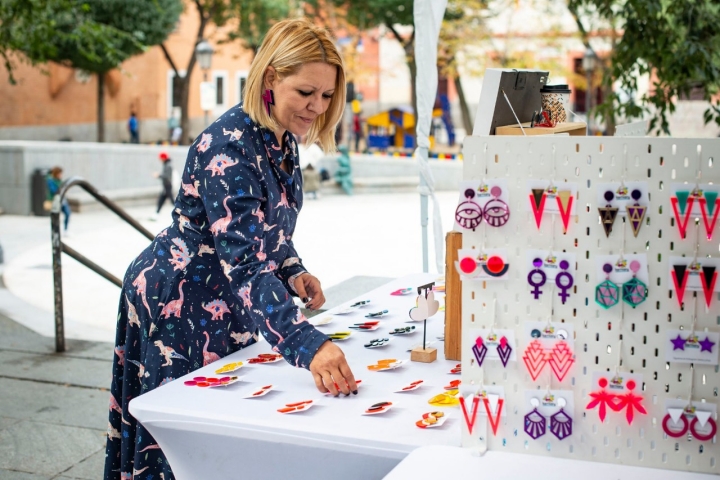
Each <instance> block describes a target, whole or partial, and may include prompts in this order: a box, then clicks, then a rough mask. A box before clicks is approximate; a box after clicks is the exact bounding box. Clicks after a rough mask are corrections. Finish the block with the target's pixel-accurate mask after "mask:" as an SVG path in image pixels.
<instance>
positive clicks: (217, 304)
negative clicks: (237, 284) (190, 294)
mask: <svg viewBox="0 0 720 480" xmlns="http://www.w3.org/2000/svg"><path fill="white" fill-rule="evenodd" d="M202 308H203V309H204V310H207V311H208V312H210V313H212V318H210V320H222V319H223V315H225V314H226V313H230V309H229V308H228V306H227V303H225V302H224V301H223V300H220V299H219V298H218V299H215V300H213V301H212V302H210V303H208V304H204V303H203V304H202Z"/></svg>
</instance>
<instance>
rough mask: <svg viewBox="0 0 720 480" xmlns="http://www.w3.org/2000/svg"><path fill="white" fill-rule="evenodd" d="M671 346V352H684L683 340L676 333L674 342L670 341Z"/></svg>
mask: <svg viewBox="0 0 720 480" xmlns="http://www.w3.org/2000/svg"><path fill="white" fill-rule="evenodd" d="M670 341H671V342H672V344H673V352H674V351H675V350H685V340H684V339H683V338H682V337H681V336H680V334H679V333H678V336H677V337H675V339H674V340H670Z"/></svg>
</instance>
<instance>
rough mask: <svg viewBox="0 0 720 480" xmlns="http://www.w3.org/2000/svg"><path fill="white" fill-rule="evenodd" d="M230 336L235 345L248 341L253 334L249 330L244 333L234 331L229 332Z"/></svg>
mask: <svg viewBox="0 0 720 480" xmlns="http://www.w3.org/2000/svg"><path fill="white" fill-rule="evenodd" d="M230 336H231V337H232V338H233V340H235V345H239V344H241V343H242V344H243V345H245V344H246V343H247V342H249V341H250V339H251V338H253V337H254V335H253V334H252V333H250V332H245V333H236V332H230Z"/></svg>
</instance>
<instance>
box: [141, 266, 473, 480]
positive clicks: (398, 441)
mask: <svg viewBox="0 0 720 480" xmlns="http://www.w3.org/2000/svg"><path fill="white" fill-rule="evenodd" d="M437 278H438V276H437V275H435V274H416V275H410V276H407V277H403V278H401V279H397V280H395V281H393V282H391V283H389V284H387V285H385V286H383V287H380V288H378V289H375V290H373V291H371V292H369V293H367V294H366V295H363V296H361V297H358V298H357V299H355V300H370V303H369V304H367V305H365V306H362V307H360V308H358V309H356V311H354V312H352V313H349V314H345V315H333V313H334V312H337V311H339V310H341V309H342V308H343V307H347V305H348V304H350V303H353V302H348V304H345V305H343V306H341V307H338V308H336V309H333V310H330V311H328V312H326V313H323V314H320V315H318V316H317V317H315V318H313V319H311V320H313V322H316V321H318V320H320V319H323V318H325V317H328V316H330V315H332V317H333V320H332V322H330V323H328V324H326V325H323V326H319V327H318V328H319V329H320V330H321V331H323V332H325V333H328V334H330V333H333V332H339V331H349V330H350V329H349V328H348V327H349V326H351V325H353V324H356V323H363V322H365V321H368V320H371V319H368V318H365V315H367V314H369V313H373V312H378V311H381V310H388V313H387V314H386V315H384V316H382V317H380V318H377V319H372V320H379V321H380V328H379V329H378V330H374V331H355V330H352V335H351V336H350V337H349V338H347V339H346V340H343V341H340V342H338V345H339V346H340V347H341V348H342V349H343V351H344V352H345V355H346V357H347V358H348V363H349V364H350V367H351V368H352V370H353V373H354V375H355V378H356V379H360V380H362V383H361V384H360V386H359V394H358V395H350V396H349V397H345V396H344V395H340V396H339V397H337V398H333V397H332V396H329V395H322V394H321V393H320V392H318V391H317V389H316V387H315V384H314V381H313V379H312V376H311V375H310V373H309V372H308V371H306V370H304V369H298V368H294V367H292V366H290V365H288V364H287V363H286V362H285V361H280V362H277V363H268V364H248V362H247V360H248V359H250V358H252V357H255V356H257V355H259V354H263V353H272V352H271V350H270V347H269V345H268V344H267V343H266V342H260V343H257V344H255V345H252V346H250V347H248V348H245V349H243V350H241V351H239V352H236V353H234V354H232V355H229V356H227V357H225V358H223V359H221V360H219V361H217V362H215V363H213V364H211V365H207V366H206V367H203V368H201V369H199V370H197V371H195V372H192V373H191V374H189V375H187V376H185V377H181V378H179V379H176V380H175V381H173V382H170V383H168V384H166V385H164V386H162V387H160V388H157V389H155V390H153V391H151V392H149V393H146V394H144V395H142V396H140V397H137V398H135V399H133V400H132V401H131V402H130V412H131V414H132V415H133V416H134V417H135V418H136V419H137V420H138V421H139V422H141V423H142V424H143V425H144V426H145V428H147V429H148V431H149V432H150V433H151V434H152V435H153V437H154V438H155V440H156V441H157V442H158V444H159V445H160V447H161V448H162V450H163V452H164V453H165V455H166V456H167V459H168V461H169V463H170V465H171V466H172V469H173V472H174V474H175V477H176V478H177V479H178V480H190V479H200V478H212V479H213V480H221V479H230V478H233V479H234V478H238V477H239V476H242V477H243V478H254V479H262V478H284V477H287V476H288V475H291V476H292V478H298V479H302V478H307V479H323V478H333V479H335V478H342V479H343V480H351V479H372V478H382V477H383V476H384V475H386V474H387V473H388V472H390V471H391V470H392V469H393V467H395V466H396V465H397V464H398V463H399V462H400V461H401V460H402V459H403V458H405V457H406V456H407V455H408V454H409V453H410V452H412V451H413V450H415V449H416V448H418V447H422V446H428V445H459V444H460V425H461V423H462V421H461V418H460V417H461V414H460V412H459V411H458V409H456V408H449V409H448V408H446V409H444V411H445V412H446V413H447V421H446V422H445V423H444V424H443V425H442V426H441V427H439V428H430V429H421V428H418V427H417V426H416V422H417V421H418V420H420V419H421V417H422V414H423V413H426V412H430V411H433V410H439V409H438V407H433V406H431V405H429V404H428V400H429V399H430V398H431V397H433V396H435V395H437V394H439V393H442V392H443V391H444V387H445V386H446V385H448V384H449V383H450V382H451V381H452V380H457V379H459V377H458V376H457V375H452V374H450V370H451V369H452V368H453V367H455V366H456V365H457V362H455V361H447V360H444V359H443V356H442V351H443V343H442V341H440V340H439V339H438V337H440V336H442V334H443V312H442V311H440V312H438V313H437V314H436V315H434V316H433V317H431V318H430V319H429V320H428V321H427V341H428V342H432V345H431V346H432V347H434V348H437V349H438V353H439V355H438V360H437V361H436V362H434V363H430V364H424V363H416V362H410V361H408V362H407V363H405V364H404V365H403V366H402V367H400V368H398V369H395V370H390V371H382V372H377V371H370V370H368V368H367V366H368V365H371V364H374V363H376V362H377V361H378V360H381V359H397V360H403V359H408V360H409V358H410V353H409V350H410V349H411V348H413V347H415V346H418V345H421V344H422V338H423V332H422V329H423V324H422V322H412V323H408V322H409V320H410V319H409V316H408V312H409V310H410V309H411V308H413V307H414V305H415V299H416V297H417V292H416V287H418V286H420V285H423V284H426V283H428V282H431V281H435V280H437ZM408 287H411V288H412V293H410V294H406V295H391V293H392V292H395V291H397V290H399V289H405V288H408ZM438 296H439V297H442V294H439V295H438ZM441 304H442V300H441ZM406 326H415V332H414V333H412V334H409V335H400V336H395V335H390V331H392V330H394V329H396V328H401V327H406ZM376 338H390V342H389V343H388V344H387V345H385V346H383V347H380V348H372V349H369V348H365V347H364V345H365V344H367V343H368V342H369V341H370V340H372V339H376ZM238 361H242V362H244V366H243V367H242V368H240V370H237V371H235V372H231V373H227V374H222V375H217V374H215V370H216V369H218V368H220V367H222V366H224V365H226V364H228V363H232V362H238ZM233 375H237V376H239V377H242V378H241V380H240V381H238V382H236V383H234V384H232V385H229V386H226V387H216V388H199V387H197V386H187V385H185V381H187V380H191V379H192V378H194V377H198V376H206V377H208V376H211V377H222V376H233ZM417 380H423V383H422V384H421V386H420V387H419V388H418V389H416V390H413V391H409V392H404V393H393V392H394V391H395V390H398V389H401V388H402V387H404V386H406V385H409V384H410V383H412V382H415V381H417ZM266 385H272V386H273V390H272V391H270V392H269V393H267V394H266V395H264V396H262V397H260V398H252V399H246V398H243V397H245V396H247V395H251V394H252V393H253V392H255V391H256V390H258V389H259V388H261V387H263V386H266ZM304 400H313V401H314V404H313V406H312V408H310V409H309V410H308V411H306V412H301V413H293V414H281V413H279V412H278V409H280V408H283V407H285V405H286V404H289V403H295V402H301V401H304ZM378 402H392V403H393V406H392V409H390V410H389V411H387V412H386V413H382V414H379V415H370V416H366V415H362V413H363V412H364V411H365V410H366V409H368V408H369V407H370V406H371V405H373V404H375V403H378Z"/></svg>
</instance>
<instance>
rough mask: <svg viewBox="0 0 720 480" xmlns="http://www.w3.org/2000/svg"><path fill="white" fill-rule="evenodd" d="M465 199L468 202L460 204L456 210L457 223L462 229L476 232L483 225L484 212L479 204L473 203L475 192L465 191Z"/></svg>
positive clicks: (471, 190)
mask: <svg viewBox="0 0 720 480" xmlns="http://www.w3.org/2000/svg"><path fill="white" fill-rule="evenodd" d="M465 198H466V199H467V200H465V201H464V202H462V203H460V205H458V207H457V209H456V210H455V221H456V222H457V223H458V225H460V226H461V227H462V228H465V229H467V230H475V228H477V227H478V225H480V224H481V223H482V219H483V210H482V207H480V205H478V204H477V202H475V201H473V198H475V190H473V189H472V188H468V189H467V190H465Z"/></svg>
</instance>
